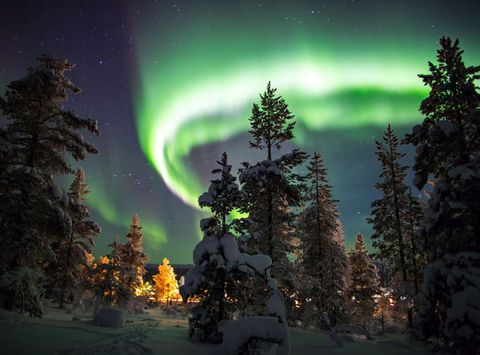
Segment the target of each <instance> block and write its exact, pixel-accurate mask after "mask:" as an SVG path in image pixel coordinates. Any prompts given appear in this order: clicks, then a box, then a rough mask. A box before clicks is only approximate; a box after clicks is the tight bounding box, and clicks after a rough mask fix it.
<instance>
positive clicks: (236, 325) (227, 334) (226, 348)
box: [215, 316, 290, 355]
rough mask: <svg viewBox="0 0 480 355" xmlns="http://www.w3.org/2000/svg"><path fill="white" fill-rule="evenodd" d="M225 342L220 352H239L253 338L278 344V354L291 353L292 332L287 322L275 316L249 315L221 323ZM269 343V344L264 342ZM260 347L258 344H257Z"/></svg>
mask: <svg viewBox="0 0 480 355" xmlns="http://www.w3.org/2000/svg"><path fill="white" fill-rule="evenodd" d="M219 328H220V331H221V332H222V333H223V343H222V344H221V345H220V346H219V349H216V351H215V353H218V354H239V353H240V352H241V350H242V348H243V347H245V345H246V344H247V343H248V342H249V341H251V340H255V339H256V340H259V341H261V342H262V343H270V344H277V351H276V354H277V355H287V354H290V340H289V338H290V332H289V330H288V326H287V325H286V324H285V323H278V321H277V319H275V318H273V317H261V316H257V317H248V318H243V319H239V320H236V321H224V322H221V324H220V325H219ZM262 345H264V346H265V345H269V344H262ZM256 347H258V344H257V345H256Z"/></svg>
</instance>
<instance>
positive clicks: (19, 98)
mask: <svg viewBox="0 0 480 355" xmlns="http://www.w3.org/2000/svg"><path fill="white" fill-rule="evenodd" d="M38 61H39V64H38V66H36V67H31V68H29V69H28V75H27V76H26V77H25V78H22V79H20V80H16V81H13V82H12V83H10V84H9V85H8V86H7V91H6V93H5V97H4V98H0V109H1V111H2V112H3V114H4V115H5V117H6V118H7V120H8V124H7V126H6V127H5V128H4V129H2V130H1V131H0V137H1V138H2V139H4V140H6V141H8V142H9V143H10V144H11V147H12V148H13V147H14V149H12V150H11V151H10V152H9V154H8V155H7V157H6V161H5V162H2V163H3V164H7V165H24V166H28V167H30V168H37V169H39V171H41V172H42V173H45V174H53V175H63V174H66V173H72V172H73V171H72V169H71V167H70V165H69V163H68V161H67V160H66V158H65V153H67V154H69V155H71V156H72V157H73V158H74V159H75V160H84V159H85V156H86V153H94V154H95V153H97V150H96V148H95V147H94V146H93V145H91V144H90V143H88V142H87V141H85V139H84V138H83V135H82V134H81V133H79V132H78V131H79V130H81V129H87V130H89V131H90V132H92V133H95V134H97V135H98V133H99V132H98V129H97V122H96V121H94V120H91V119H88V118H82V117H80V116H78V115H77V114H76V113H75V112H73V111H71V110H66V109H64V107H63V105H64V103H65V102H66V100H67V99H68V95H69V94H70V93H78V92H80V89H79V88H78V87H77V86H75V85H74V84H73V83H72V82H71V81H70V79H68V77H67V76H66V74H67V72H68V71H70V70H72V69H73V67H74V65H73V64H71V63H69V62H68V60H66V59H56V58H52V57H49V56H42V57H40V58H39V59H38Z"/></svg>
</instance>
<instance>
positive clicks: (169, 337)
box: [0, 308, 431, 355]
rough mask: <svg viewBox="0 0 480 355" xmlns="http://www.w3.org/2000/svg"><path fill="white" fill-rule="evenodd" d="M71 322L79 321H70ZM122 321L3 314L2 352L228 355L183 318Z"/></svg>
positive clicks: (325, 349) (401, 346) (377, 343)
mask: <svg viewBox="0 0 480 355" xmlns="http://www.w3.org/2000/svg"><path fill="white" fill-rule="evenodd" d="M78 312H79V311H78ZM73 317H75V318H78V319H80V320H77V321H72V318H73ZM125 317H126V318H125V325H124V327H123V328H106V327H97V326H94V325H90V324H88V321H89V320H90V319H91V315H87V314H83V313H77V312H74V313H72V314H67V313H65V311H63V310H59V309H47V312H46V314H45V318H43V319H39V318H30V317H24V316H21V315H18V314H17V313H12V312H7V311H3V312H1V313H0V334H2V353H4V354H54V353H74V354H107V353H116V354H126V353H130V354H132V353H134V354H147V353H149V354H159V355H165V354H175V355H191V354H195V355H213V354H222V355H223V354H227V353H225V352H224V353H222V352H221V351H220V349H221V348H222V345H213V344H205V343H199V342H193V341H191V340H190V339H189V338H188V335H187V332H188V324H187V321H186V319H185V318H184V317H183V318H181V317H180V318H179V317H177V318H172V317H169V316H167V315H166V314H165V312H163V311H162V310H161V309H160V308H153V309H148V310H146V314H143V315H133V314H126V315H125ZM277 324H278V323H277ZM275 327H277V326H275ZM290 342H291V349H290V350H291V354H292V355H310V354H312V355H317V354H321V355H334V354H335V355H350V354H359V355H362V354H365V355H367V354H388V355H405V354H409V355H421V354H431V353H430V352H429V349H426V348H424V347H423V345H422V344H420V343H413V342H410V341H408V340H407V339H406V338H403V337H402V336H399V335H393V336H388V337H386V336H382V337H376V338H375V340H369V341H364V340H356V341H350V342H344V344H343V346H342V347H339V346H337V345H336V344H334V343H332V342H331V340H330V339H329V337H328V335H327V334H325V333H323V332H322V331H318V330H303V329H298V328H291V330H290ZM271 350H276V349H273V348H272V349H271ZM273 353H274V352H273ZM268 354H272V352H271V351H270V352H268Z"/></svg>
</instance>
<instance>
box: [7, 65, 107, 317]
mask: <svg viewBox="0 0 480 355" xmlns="http://www.w3.org/2000/svg"><path fill="white" fill-rule="evenodd" d="M38 61H39V64H38V65H37V66H36V67H32V68H29V69H28V74H27V76H25V77H24V78H22V79H20V80H17V81H13V82H12V83H10V84H9V85H8V86H7V91H6V93H5V97H2V98H0V110H1V112H2V114H3V115H4V116H5V118H6V125H5V127H2V128H1V129H0V233H1V234H2V240H3V242H2V245H3V246H2V253H1V256H0V273H1V274H2V275H5V276H6V275H7V274H6V273H7V272H8V275H9V276H8V279H9V281H8V282H7V281H6V278H5V279H4V280H3V281H0V284H1V285H3V287H2V288H1V289H0V303H2V304H3V306H4V307H8V308H20V309H22V310H24V311H28V312H30V313H32V314H35V315H40V314H41V304H40V301H41V298H42V297H37V296H35V295H32V300H31V302H30V301H28V302H25V303H24V305H19V304H18V301H17V300H19V297H18V295H17V294H16V291H14V290H16V289H18V288H16V286H14V284H15V282H13V283H12V280H15V276H14V275H15V274H17V273H18V277H19V280H18V282H19V283H23V282H24V281H25V280H26V278H24V277H23V276H25V275H36V276H35V277H29V278H28V279H29V280H30V281H32V282H33V280H41V279H43V276H41V274H42V273H43V267H44V265H46V264H48V262H52V261H53V262H54V261H55V256H54V253H53V251H52V245H53V244H55V243H59V242H62V241H64V240H65V239H66V238H68V236H69V235H70V231H71V228H72V221H71V218H70V216H69V213H68V196H67V194H66V193H65V192H62V191H61V189H59V188H58V187H57V186H56V185H55V183H54V180H53V178H54V177H56V176H59V175H65V174H69V173H73V170H72V168H71V167H70V164H69V160H68V158H70V157H71V158H73V159H75V160H83V159H85V157H86V154H87V153H96V152H97V150H96V149H95V148H94V147H93V146H92V145H91V144H89V143H88V142H87V141H85V139H84V138H83V136H82V134H81V133H80V132H79V131H80V130H82V129H87V130H89V131H90V132H92V133H95V134H98V130H97V124H96V122H95V121H93V120H90V119H87V118H82V117H79V116H78V115H77V114H75V113H74V112H73V111H70V110H66V109H64V104H65V103H66V101H67V98H68V95H69V94H70V93H78V92H79V91H80V90H79V88H78V87H76V86H75V85H73V84H72V83H71V82H70V80H69V79H68V77H67V76H66V74H67V72H68V71H70V70H71V69H72V68H73V64H71V63H69V62H68V61H67V60H63V59H55V58H52V57H48V56H43V57H41V58H39V60H38ZM28 268H29V269H31V270H30V271H28V272H27V271H26V269H28ZM37 276H38V277H37ZM22 280H23V281H22ZM42 283H43V282H40V281H38V283H34V284H32V285H29V287H27V288H25V290H37V291H38V294H42V293H43V292H42ZM27 294H28V292H25V293H24V295H23V296H22V297H23V298H24V299H25V298H28V296H27ZM25 305H28V306H27V308H25V307H24V306H25Z"/></svg>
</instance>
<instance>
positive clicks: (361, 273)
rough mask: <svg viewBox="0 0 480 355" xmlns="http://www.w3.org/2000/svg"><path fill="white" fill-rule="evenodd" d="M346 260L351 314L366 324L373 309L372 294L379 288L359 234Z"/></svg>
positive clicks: (375, 269) (374, 271)
mask: <svg viewBox="0 0 480 355" xmlns="http://www.w3.org/2000/svg"><path fill="white" fill-rule="evenodd" d="M348 261H349V264H350V267H351V273H352V274H351V285H350V288H349V292H348V296H349V301H350V303H351V307H352V315H353V317H354V319H356V320H357V321H360V322H361V323H362V324H363V325H365V326H368V323H369V322H370V320H371V318H372V317H373V311H374V309H375V301H374V298H373V296H374V295H377V294H378V293H379V292H380V290H379V277H378V271H377V268H376V266H375V264H374V263H373V260H372V258H371V257H370V256H369V255H368V253H367V250H366V248H365V242H364V239H363V236H362V235H361V234H358V235H357V237H356V239H355V249H353V250H352V251H350V253H349V255H348Z"/></svg>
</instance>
